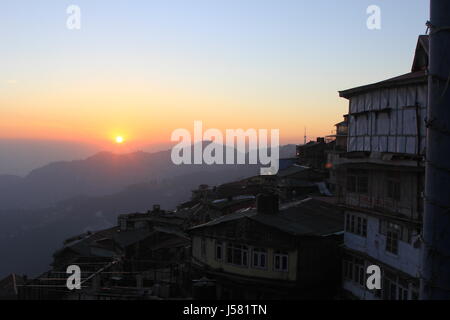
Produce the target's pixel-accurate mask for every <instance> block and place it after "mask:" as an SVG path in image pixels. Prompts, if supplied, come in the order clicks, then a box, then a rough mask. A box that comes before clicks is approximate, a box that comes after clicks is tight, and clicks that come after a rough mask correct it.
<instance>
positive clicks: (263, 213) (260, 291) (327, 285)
mask: <svg viewBox="0 0 450 320" xmlns="http://www.w3.org/2000/svg"><path fill="white" fill-rule="evenodd" d="M257 202H258V204H257V209H256V210H247V211H243V212H237V213H233V214H229V215H226V216H223V217H221V218H218V219H215V220H212V221H210V222H208V223H206V224H203V225H199V226H196V227H194V228H192V229H191V230H190V231H189V233H190V235H191V239H192V269H193V278H194V279H195V278H197V279H199V278H202V277H207V278H208V279H210V280H213V281H214V283H215V284H216V294H215V296H216V297H217V298H218V299H311V298H322V299H330V298H332V297H334V295H335V294H336V289H337V288H338V287H339V285H340V272H339V269H340V255H339V251H340V250H339V246H340V245H341V244H342V232H343V215H342V209H340V208H338V207H336V206H334V205H332V204H329V203H327V202H323V201H320V200H316V199H311V198H308V199H305V200H302V201H297V202H292V203H288V204H284V205H283V206H281V207H279V203H278V199H277V197H276V196H270V195H259V196H258V201H257Z"/></svg>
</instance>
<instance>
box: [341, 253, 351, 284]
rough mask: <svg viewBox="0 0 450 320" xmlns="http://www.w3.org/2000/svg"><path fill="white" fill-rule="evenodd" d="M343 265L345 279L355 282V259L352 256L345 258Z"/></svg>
mask: <svg viewBox="0 0 450 320" xmlns="http://www.w3.org/2000/svg"><path fill="white" fill-rule="evenodd" d="M343 263H344V265H343V272H344V278H345V279H348V280H353V258H352V257H350V256H347V257H344V260H343Z"/></svg>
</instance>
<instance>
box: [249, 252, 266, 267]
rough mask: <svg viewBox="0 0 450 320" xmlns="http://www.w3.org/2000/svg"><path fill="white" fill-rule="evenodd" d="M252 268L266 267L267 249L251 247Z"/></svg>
mask: <svg viewBox="0 0 450 320" xmlns="http://www.w3.org/2000/svg"><path fill="white" fill-rule="evenodd" d="M252 266H253V267H254V268H259V269H266V268H267V250H266V249H264V248H254V249H253V262H252Z"/></svg>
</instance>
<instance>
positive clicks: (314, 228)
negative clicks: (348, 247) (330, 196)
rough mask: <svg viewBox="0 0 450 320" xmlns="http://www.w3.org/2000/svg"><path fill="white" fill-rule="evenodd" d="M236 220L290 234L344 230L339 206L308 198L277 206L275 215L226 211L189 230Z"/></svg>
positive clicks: (325, 233) (316, 233)
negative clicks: (251, 222)
mask: <svg viewBox="0 0 450 320" xmlns="http://www.w3.org/2000/svg"><path fill="white" fill-rule="evenodd" d="M239 219H251V220H253V221H256V222H259V223H261V224H264V225H266V226H269V227H272V228H275V229H278V230H280V231H282V232H286V233H289V234H292V235H296V236H299V235H315V236H322V235H328V234H334V233H336V232H340V231H342V230H343V229H344V217H343V212H342V209H341V208H339V207H337V206H334V205H332V204H329V203H326V202H323V201H320V200H315V199H311V198H308V199H306V200H303V201H300V202H296V203H294V204H292V205H291V206H284V207H281V208H280V211H279V213H276V214H258V213H257V212H256V211H255V210H253V211H250V212H239V213H234V214H229V215H226V216H223V217H220V218H218V219H215V220H213V221H210V222H208V223H205V224H202V225H199V226H196V227H194V228H192V229H191V230H196V229H200V228H209V227H214V226H217V225H219V224H222V223H226V222H230V221H235V220H239Z"/></svg>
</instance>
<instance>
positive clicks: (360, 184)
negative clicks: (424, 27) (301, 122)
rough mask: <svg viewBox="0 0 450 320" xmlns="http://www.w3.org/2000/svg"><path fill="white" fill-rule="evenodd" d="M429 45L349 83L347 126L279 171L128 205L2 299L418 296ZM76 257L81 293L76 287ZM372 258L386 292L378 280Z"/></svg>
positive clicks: (14, 280)
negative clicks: (399, 69) (177, 199)
mask: <svg viewBox="0 0 450 320" xmlns="http://www.w3.org/2000/svg"><path fill="white" fill-rule="evenodd" d="M428 50H429V46H428V37H427V36H420V37H419V39H418V43H417V49H416V52H415V57H414V61H413V66H412V69H411V72H409V73H407V74H405V75H401V76H398V77H395V78H392V79H388V80H385V81H381V82H378V83H375V84H370V85H365V86H362V87H357V88H353V89H349V90H345V91H341V92H340V93H339V94H340V96H341V97H343V98H345V99H348V100H349V110H348V112H347V113H346V114H345V115H344V119H343V121H342V122H339V123H337V124H336V125H335V126H336V132H335V134H333V135H331V136H328V137H325V138H318V139H317V141H314V142H310V143H307V144H304V145H301V146H298V148H297V156H296V157H295V158H293V159H283V160H280V171H279V172H278V174H277V175H274V176H255V177H251V178H247V179H244V180H241V181H236V182H233V183H228V184H224V185H220V186H215V187H210V186H207V185H201V186H199V188H198V189H196V190H193V191H192V197H191V199H190V201H188V202H185V203H182V204H180V205H178V207H177V209H176V210H175V211H164V210H162V209H161V208H160V207H159V206H157V205H156V206H154V208H153V209H152V210H150V211H148V212H147V213H132V214H124V215H120V216H119V217H118V222H117V226H115V227H113V228H110V229H107V230H101V231H98V232H93V233H86V234H82V235H79V236H76V237H73V238H71V239H68V240H66V241H65V243H64V246H63V248H62V249H61V250H59V251H57V252H55V254H54V261H53V264H52V269H51V270H50V271H48V272H46V273H45V274H43V275H41V276H39V277H37V278H35V279H27V278H24V277H18V276H15V275H12V276H10V277H8V278H7V279H4V280H2V281H0V295H1V294H2V292H3V291H4V292H7V293H8V295H9V297H16V298H20V299H181V298H187V299H370V300H377V299H386V300H415V299H419V298H420V270H421V264H420V256H421V250H422V248H423V240H422V236H421V235H422V217H423V200H424V199H423V189H424V174H425V170H424V154H425V148H426V144H425V141H426V140H425V138H426V125H425V117H426V113H427V74H426V70H427V66H428ZM69 265H78V266H80V268H81V270H82V272H83V275H82V289H81V290H74V291H70V290H68V289H67V288H66V286H65V281H66V279H67V274H66V268H67V267H68V266H69ZM372 265H376V266H379V267H380V269H381V272H382V273H381V284H382V285H381V289H370V290H369V289H368V287H367V285H366V281H367V277H368V274H367V272H366V271H367V268H368V267H369V266H372ZM17 284H19V285H17ZM3 288H5V289H3ZM2 290H3V291H2Z"/></svg>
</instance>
